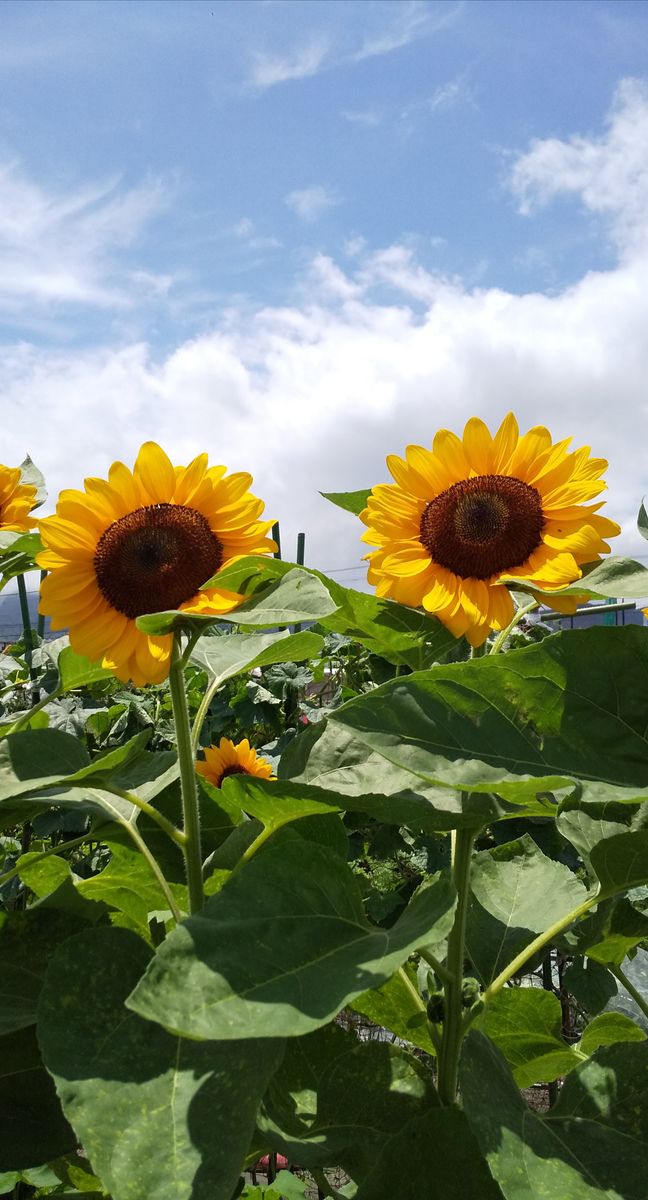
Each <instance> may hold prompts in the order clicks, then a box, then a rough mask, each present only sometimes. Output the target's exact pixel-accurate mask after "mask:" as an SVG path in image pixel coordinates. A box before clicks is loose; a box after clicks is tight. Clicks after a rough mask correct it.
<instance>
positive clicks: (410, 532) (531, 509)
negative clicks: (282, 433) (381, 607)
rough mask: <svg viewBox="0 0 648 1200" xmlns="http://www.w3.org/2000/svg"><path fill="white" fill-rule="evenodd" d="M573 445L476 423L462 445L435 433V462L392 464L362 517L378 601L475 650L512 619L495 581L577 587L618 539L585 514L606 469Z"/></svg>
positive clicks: (594, 508) (591, 512) (542, 432)
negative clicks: (428, 620)
mask: <svg viewBox="0 0 648 1200" xmlns="http://www.w3.org/2000/svg"><path fill="white" fill-rule="evenodd" d="M570 442H571V438H568V439H566V440H565V441H562V442H556V443H555V444H554V443H553V442H552V440H551V435H550V433H549V431H548V430H547V429H545V428H544V427H543V426H541V425H538V426H536V427H535V428H534V429H530V430H529V432H528V433H525V434H524V435H523V436H521V435H520V432H519V429H518V425H517V421H516V420H515V417H514V416H513V414H512V413H509V415H508V416H507V417H505V419H504V420H503V422H502V424H501V425H500V427H499V429H498V431H497V433H496V434H495V435H494V436H491V434H490V433H489V431H488V429H487V428H486V426H485V425H484V422H483V421H480V420H479V419H478V418H477V417H472V418H471V420H470V421H468V423H467V425H466V428H465V430H464V435H463V439H461V438H459V437H457V436H456V434H454V433H450V432H449V431H448V430H447V429H442V430H441V431H440V432H439V433H437V435H436V437H435V439H434V443H433V446H432V449H431V450H427V449H424V448H423V447H422V446H408V447H407V450H406V452H405V458H404V459H403V458H398V457H397V456H396V455H390V457H389V458H388V459H387V466H388V467H389V470H390V472H391V474H392V476H393V478H394V480H395V483H393V484H380V485H379V486H378V487H375V488H373V490H372V492H371V494H370V496H369V499H368V503H367V507H366V509H365V510H364V512H363V513H361V520H362V521H363V522H364V523H365V525H367V526H368V530H367V532H366V533H365V534H363V541H365V542H368V543H369V544H370V545H373V546H377V547H378V548H377V549H376V550H373V551H372V552H371V553H370V554H368V555H367V558H368V559H369V564H370V565H369V572H368V578H369V582H370V583H372V584H375V586H376V591H377V593H378V595H379V596H388V597H391V598H392V599H394V600H398V601H400V602H401V603H402V604H409V605H412V606H414V607H419V606H422V607H423V608H425V609H426V610H427V611H428V612H430V613H434V614H435V615H436V616H437V617H439V619H440V620H441V621H443V622H444V624H445V625H447V626H448V628H449V629H450V630H451V631H452V633H453V634H454V635H455V637H461V636H462V635H464V634H465V636H466V637H467V638H468V640H469V641H470V642H471V644H472V645H473V646H479V645H481V644H482V642H484V641H485V639H486V637H487V636H488V632H489V630H491V629H504V628H505V627H506V626H507V625H508V624H509V622H510V620H511V618H512V617H513V601H512V599H511V596H510V594H509V591H508V589H507V588H506V587H505V586H502V584H501V583H500V580H501V579H502V577H506V578H511V579H515V578H518V579H525V580H531V581H533V582H534V583H537V586H538V588H539V589H542V590H543V591H544V590H549V591H551V590H554V589H558V588H562V587H564V586H565V585H566V584H568V583H573V582H574V580H577V579H580V577H581V575H582V571H581V566H582V565H583V564H584V563H590V562H595V561H597V560H598V559H599V557H600V555H601V554H604V553H607V552H608V551H609V549H610V547H609V546H608V545H607V543H606V542H605V541H604V540H603V539H604V538H606V537H613V536H614V535H615V534H617V533H619V532H620V530H619V526H618V525H617V524H616V523H615V522H614V521H610V520H608V519H607V517H601V516H599V515H598V510H599V509H600V508H601V504H600V503H599V504H590V503H588V501H591V500H593V499H594V498H595V497H596V496H598V495H599V494H600V493H601V492H602V491H603V489H604V488H605V486H606V485H605V483H604V482H603V480H602V478H601V476H602V473H603V471H604V470H605V468H606V467H607V462H606V461H605V459H603V458H591V457H590V452H589V447H583V448H582V449H580V450H573V451H571V452H570V450H569V444H570Z"/></svg>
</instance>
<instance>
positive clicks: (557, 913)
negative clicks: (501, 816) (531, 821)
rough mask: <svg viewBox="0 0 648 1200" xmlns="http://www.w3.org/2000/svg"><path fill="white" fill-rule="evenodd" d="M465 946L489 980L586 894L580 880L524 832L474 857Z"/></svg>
mask: <svg viewBox="0 0 648 1200" xmlns="http://www.w3.org/2000/svg"><path fill="white" fill-rule="evenodd" d="M471 892H472V895H471V901H470V908H469V910H468V923H467V929H466V949H467V952H468V955H469V957H470V959H471V961H472V962H473V964H474V966H475V968H476V970H477V971H478V972H479V974H480V976H481V978H482V980H483V982H484V983H490V982H491V980H493V979H494V978H495V977H496V976H497V975H498V974H499V973H500V971H502V970H503V969H504V968H505V967H506V966H507V965H508V963H509V962H511V961H512V960H513V959H514V958H515V956H516V955H517V954H518V953H519V952H520V951H521V950H523V949H524V947H525V946H527V945H528V944H529V943H530V942H532V941H533V939H534V937H535V935H536V934H538V933H544V932H545V930H548V929H550V928H551V926H552V925H554V924H555V923H556V922H558V921H560V920H562V919H563V918H564V917H566V916H567V915H568V914H569V913H571V912H573V911H574V910H575V909H577V908H578V907H579V905H581V904H582V903H583V901H584V900H585V899H586V898H587V895H588V892H587V889H586V888H585V886H584V885H583V884H582V883H581V881H580V880H579V879H578V878H577V877H576V876H575V875H574V873H573V871H570V870H569V868H568V867H565V866H564V865H563V864H562V863H558V862H555V861H554V859H551V858H547V856H546V855H545V854H543V853H542V851H541V850H539V849H538V847H537V846H536V844H535V842H534V841H533V840H532V838H530V837H529V835H528V834H526V835H525V836H524V837H523V838H520V839H519V841H516V842H507V843H505V844H504V845H503V846H500V847H498V848H497V849H496V850H483V851H481V852H480V853H479V854H476V855H475V856H474V862H473V869H472V873H471Z"/></svg>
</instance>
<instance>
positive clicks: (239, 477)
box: [37, 442, 275, 686]
mask: <svg viewBox="0 0 648 1200" xmlns="http://www.w3.org/2000/svg"><path fill="white" fill-rule="evenodd" d="M251 482H252V477H251V475H247V474H243V473H239V474H235V475H227V474H226V468H225V467H208V465H207V455H206V454H200V455H199V456H198V457H197V458H195V459H194V460H193V462H191V463H189V466H188V467H174V466H173V465H172V464H171V462H170V461H169V459H168V458H167V456H166V454H165V453H164V451H163V450H161V449H160V447H159V446H157V445H156V444H155V442H146V443H145V445H143V446H142V448H141V450H140V452H139V454H138V456H137V460H136V462H135V466H134V468H133V470H132V471H130V470H129V469H128V468H127V467H125V466H124V464H123V463H120V462H117V463H113V465H112V467H111V468H110V471H109V473H108V479H107V480H106V479H86V480H85V490H84V491H83V492H80V491H65V492H61V495H60V496H59V501H58V504H57V507H56V515H55V516H53V517H46V518H45V519H44V520H42V521H41V522H40V532H41V537H42V540H43V543H44V545H45V550H44V551H43V552H42V553H41V554H39V555H38V558H37V562H38V565H39V566H40V567H44V568H45V569H46V570H47V571H48V572H49V574H48V575H47V578H46V579H45V580H44V581H43V585H42V591H41V604H40V610H39V611H40V612H42V613H45V614H47V615H48V616H50V617H51V621H52V628H53V629H69V631H70V642H71V644H72V647H73V649H74V650H76V651H77V653H79V654H84V655H85V656H86V657H87V658H90V659H92V660H96V659H102V661H103V665H104V666H105V667H108V668H109V669H110V670H111V671H113V672H114V673H115V675H116V676H117V677H118V679H123V680H129V679H131V680H132V681H133V683H135V684H136V685H137V686H141V685H142V684H144V683H160V682H161V681H162V680H163V679H165V678H166V676H167V674H168V671H169V663H170V656H171V644H172V637H171V635H166V636H163V637H153V636H149V635H148V634H146V633H143V632H141V631H140V630H139V629H138V628H137V625H136V618H137V617H139V616H142V615H143V614H144V613H154V612H164V611H165V610H167V609H177V608H179V609H183V611H185V612H187V613H198V614H200V615H201V616H207V615H211V614H212V613H213V615H214V616H215V617H217V616H219V615H221V614H223V613H227V612H231V610H232V609H233V608H236V606H237V605H238V604H239V603H240V602H241V599H242V597H240V596H238V595H237V594H236V593H234V592H227V591H224V590H223V589H222V588H213V587H210V588H205V587H203V586H202V585H203V584H204V583H205V581H206V580H208V579H209V578H210V577H211V576H212V575H214V574H215V572H216V571H218V570H219V569H220V568H221V567H223V566H225V565H226V564H227V563H229V562H231V561H232V560H233V559H235V558H238V557H240V556H241V555H244V554H268V553H270V552H271V551H272V550H274V549H275V543H274V542H273V541H271V539H270V538H268V536H267V534H268V531H269V529H270V528H271V525H272V522H271V521H259V517H260V516H261V513H262V512H263V507H264V506H263V502H262V501H261V500H257V499H256V497H255V496H252V495H251V494H250V492H249V491H248V488H249V486H250V484H251Z"/></svg>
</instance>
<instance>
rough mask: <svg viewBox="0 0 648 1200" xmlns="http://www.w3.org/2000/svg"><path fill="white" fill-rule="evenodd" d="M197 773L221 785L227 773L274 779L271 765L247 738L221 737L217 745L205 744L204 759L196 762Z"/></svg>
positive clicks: (216, 784)
mask: <svg viewBox="0 0 648 1200" xmlns="http://www.w3.org/2000/svg"><path fill="white" fill-rule="evenodd" d="M196 770H197V772H198V774H199V775H204V777H205V779H207V780H209V782H210V783H213V785H214V787H221V785H222V782H223V780H224V779H226V778H227V776H228V775H257V776H259V778H260V779H274V778H275V776H274V775H273V774H272V767H271V766H270V763H269V762H268V761H267V759H265V758H261V756H260V755H259V754H257V752H256V750H253V749H252V747H251V746H250V743H249V742H248V740H247V738H243V741H242V742H237V743H236V744H234V742H231V741H230V739H229V738H221V740H220V744H219V745H218V746H207V748H206V749H205V761H204V762H197V763H196Z"/></svg>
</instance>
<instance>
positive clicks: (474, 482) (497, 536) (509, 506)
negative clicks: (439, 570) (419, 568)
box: [419, 475, 544, 579]
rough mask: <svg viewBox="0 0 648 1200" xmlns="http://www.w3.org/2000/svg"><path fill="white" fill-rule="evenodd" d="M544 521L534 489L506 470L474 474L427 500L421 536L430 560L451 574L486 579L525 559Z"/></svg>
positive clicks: (540, 505)
mask: <svg viewBox="0 0 648 1200" xmlns="http://www.w3.org/2000/svg"><path fill="white" fill-rule="evenodd" d="M543 526H544V516H543V513H542V501H541V499H540V494H539V493H538V492H537V491H536V489H535V488H533V487H530V486H529V484H528V483H523V482H522V480H521V479H512V478H511V477H510V476H508V475H478V476H477V477H476V478H475V479H462V480H461V481H460V482H459V483H454V484H453V485H452V487H450V488H448V489H447V491H445V492H442V493H441V495H440V496H437V497H436V498H435V499H434V500H430V503H429V504H428V505H427V507H426V508H425V510H424V512H423V516H422V517H421V527H420V534H419V537H420V540H421V544H422V545H423V546H425V549H426V550H427V551H429V553H430V555H431V557H432V558H433V559H434V561H435V562H437V563H439V564H440V565H441V566H442V567H447V569H448V570H449V571H453V572H454V574H455V575H459V576H461V578H462V579H488V578H489V577H490V576H491V575H496V574H498V573H501V572H503V571H511V570H513V568H514V567H519V566H521V565H522V563H524V562H526V560H527V558H528V557H529V555H530V554H531V553H532V552H533V551H534V550H535V549H536V547H537V546H538V545H539V544H540V537H541V534H542V529H543Z"/></svg>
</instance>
